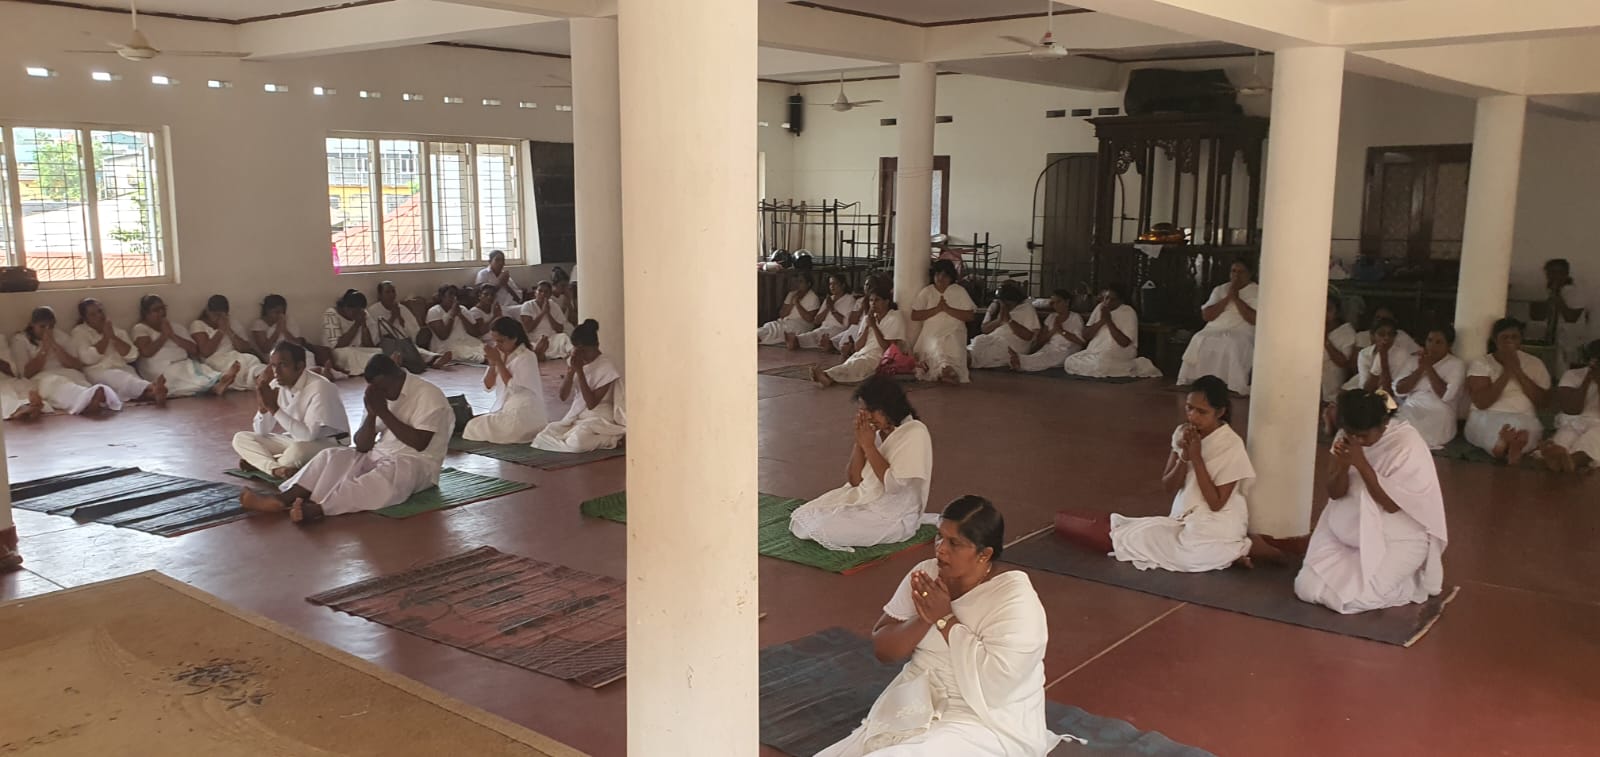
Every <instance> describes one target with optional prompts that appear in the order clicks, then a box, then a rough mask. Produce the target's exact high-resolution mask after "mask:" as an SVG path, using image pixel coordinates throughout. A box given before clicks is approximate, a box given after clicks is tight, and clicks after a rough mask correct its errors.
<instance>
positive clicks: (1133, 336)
mask: <svg viewBox="0 0 1600 757" xmlns="http://www.w3.org/2000/svg"><path fill="white" fill-rule="evenodd" d="M1127 296H1128V293H1127V290H1125V289H1123V288H1122V285H1121V284H1117V283H1115V282H1113V283H1111V284H1108V285H1107V286H1106V288H1105V291H1103V292H1101V293H1100V305H1099V307H1096V308H1095V310H1094V315H1092V316H1090V317H1089V325H1088V326H1087V327H1086V328H1084V330H1083V337H1084V338H1085V339H1087V340H1088V341H1089V346H1088V347H1085V348H1084V349H1083V351H1081V352H1078V353H1075V354H1073V355H1071V356H1069V357H1068V358H1067V359H1066V361H1064V362H1063V363H1062V364H1061V367H1062V368H1063V369H1064V370H1066V372H1067V373H1070V374H1072V375H1074V376H1088V377H1090V378H1108V377H1121V376H1137V377H1140V378H1156V377H1158V376H1160V375H1161V371H1160V369H1158V368H1156V367H1155V364H1153V363H1151V362H1150V360H1149V359H1148V358H1142V357H1139V314H1138V313H1137V312H1135V311H1134V309H1133V306H1131V305H1129V304H1128V302H1127Z"/></svg>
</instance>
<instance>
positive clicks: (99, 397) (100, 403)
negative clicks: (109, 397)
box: [83, 389, 106, 415]
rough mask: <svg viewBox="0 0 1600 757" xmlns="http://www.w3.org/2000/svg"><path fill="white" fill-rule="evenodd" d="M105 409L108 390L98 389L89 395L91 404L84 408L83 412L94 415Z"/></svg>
mask: <svg viewBox="0 0 1600 757" xmlns="http://www.w3.org/2000/svg"><path fill="white" fill-rule="evenodd" d="M104 409H106V390H104V389H96V390H94V394H92V395H90V396H89V406H88V407H85V408H84V409H83V414H84V415H94V414H96V413H98V412H100V411H101V410H104Z"/></svg>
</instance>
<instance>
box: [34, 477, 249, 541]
mask: <svg viewBox="0 0 1600 757" xmlns="http://www.w3.org/2000/svg"><path fill="white" fill-rule="evenodd" d="M11 493H12V498H13V499H12V504H14V505H15V506H16V507H18V508H21V509H24V510H32V511H34V512H41V513H48V514H50V515H63V516H66V517H69V518H72V519H73V520H76V521H79V522H92V523H102V524H105V525H108V526H116V527H118V528H130V529H133V530H135V531H143V532H145V533H151V534H156V535H158V536H177V535H179V534H185V533H189V532H190V531H197V530H199V529H202V528H207V527H209V526H214V525H217V524H219V523H226V522H228V521H231V520H237V519H239V518H243V517H245V516H246V515H247V513H246V512H245V511H244V510H243V509H241V508H240V507H239V487H237V486H232V485H229V484H222V483H217V482H214V481H202V480H199V479H193V478H183V477H180V476H168V475H165V474H161V473H147V472H144V471H141V470H139V469H138V468H91V469H87V470H82V471H76V472H73V473H67V474H63V475H60V476H51V477H48V478H42V479H35V480H33V481H26V482H23V483H19V484H17V485H15V486H13V487H11Z"/></svg>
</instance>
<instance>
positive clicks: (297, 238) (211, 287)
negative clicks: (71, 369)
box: [0, 3, 572, 332]
mask: <svg viewBox="0 0 1600 757" xmlns="http://www.w3.org/2000/svg"><path fill="white" fill-rule="evenodd" d="M126 24H127V20H126V17H122V16H117V15H115V14H108V13H96V12H88V11H76V10H67V9H60V8H50V7H39V6H32V5H24V4H19V3H0V51H3V52H0V118H5V119H11V120H19V121H36V122H45V121H67V122H92V123H102V124H126V125H138V126H165V127H168V128H169V129H170V134H171V137H170V142H169V148H170V156H171V165H172V173H171V179H172V182H173V189H174V193H175V196H176V201H175V203H174V204H173V211H174V213H175V216H176V232H177V233H176V240H177V251H178V258H179V259H178V283H177V284H175V285H166V286H154V287H140V288H129V287H115V288H96V289H93V290H88V291H86V290H75V291H48V292H39V293H35V294H4V295H0V330H4V331H7V332H10V331H15V330H17V329H20V328H21V327H22V325H23V323H24V321H25V320H26V318H27V313H28V311H29V310H30V309H31V308H33V307H35V306H37V305H41V304H46V305H51V306H53V307H54V308H55V309H56V311H57V314H58V316H59V317H61V319H62V320H63V321H64V323H65V324H67V325H70V324H71V323H73V322H74V321H75V318H76V314H75V307H76V303H77V301H78V300H79V299H80V298H82V297H84V296H86V295H92V296H95V297H98V298H100V299H101V300H102V301H104V302H106V304H107V306H108V307H109V308H110V311H111V314H112V316H113V318H115V319H116V320H117V321H118V322H131V321H132V320H133V319H134V318H135V317H136V315H137V301H138V298H139V297H140V296H141V295H143V294H145V293H147V292H154V293H156V294H159V295H161V296H162V297H163V298H165V299H166V300H167V301H168V304H169V305H170V306H171V309H172V311H173V313H174V316H175V317H182V318H190V317H192V314H193V313H195V312H198V310H199V309H200V306H201V305H202V304H203V303H204V301H205V298H206V297H207V296H209V295H211V294H214V293H220V294H224V295H227V296H228V297H229V299H231V300H232V301H233V303H234V309H235V311H236V312H237V313H239V314H240V315H241V316H242V315H243V314H245V313H251V314H253V312H254V310H255V305H256V303H257V302H258V301H259V300H260V298H261V297H262V296H263V295H265V294H267V293H269V292H277V293H280V294H283V295H285V296H286V297H288V298H289V301H290V307H291V312H292V313H294V314H295V317H296V321H297V323H298V325H300V326H301V328H302V329H309V328H310V327H311V326H313V325H315V324H316V323H317V320H316V314H317V313H320V311H321V310H322V309H323V308H324V307H326V306H327V305H328V304H331V302H332V300H333V299H334V298H335V297H336V296H337V295H338V294H339V293H340V292H342V291H344V290H345V289H346V288H351V287H354V288H358V289H361V290H363V291H365V292H368V296H369V297H372V294H371V292H372V290H373V289H374V288H375V285H376V283H377V281H379V280H381V279H384V278H388V279H393V280H394V281H395V282H396V283H397V284H398V285H399V287H400V290H401V292H402V295H403V296H404V295H406V294H410V293H422V292H425V291H431V290H432V289H433V288H434V287H435V286H437V285H438V284H439V283H442V282H445V281H461V280H466V279H469V278H470V276H471V272H470V271H467V270H460V269H458V270H453V271H427V272H419V271H408V272H403V273H400V272H394V273H384V274H376V273H374V274H345V275H338V276H336V275H334V274H333V271H332V265H331V261H330V258H329V232H328V199H327V192H326V182H327V168H326V166H327V161H326V159H325V157H324V151H323V138H324V137H325V136H326V135H327V133H328V132H330V131H336V130H358V131H379V132H404V133H421V134H438V135H455V136H469V137H494V138H504V139H519V140H527V139H534V140H545V141H566V142H570V141H571V140H572V119H571V114H569V113H564V112H557V111H556V110H555V109H554V107H553V106H554V105H556V104H557V103H561V104H565V103H567V102H570V100H569V99H568V98H569V95H568V94H567V93H566V91H565V90H556V89H541V88H539V87H538V86H537V85H538V84H539V83H541V82H543V81H546V80H547V79H546V78H545V74H547V73H549V74H556V75H558V76H561V77H562V78H566V76H567V71H568V65H567V61H565V60H561V59H556V58H547V57H539V56H531V55H520V54H512V53H496V52H488V51H479V50H466V49H457V48H448V47H439V46H421V47H411V48H403V49H395V50H384V51H376V52H370V53H355V54H349V55H340V56H331V57H325V58H310V59H304V60H293V61H281V62H268V63H254V62H237V61H231V60H210V59H196V58H176V57H165V58H161V59H158V60H155V61H151V62H146V63H143V64H136V63H131V62H128V61H124V60H122V59H121V58H118V57H116V56H114V55H72V54H66V53H62V52H60V51H61V50H65V49H69V48H81V47H87V46H90V45H92V44H94V42H93V41H94V40H97V39H101V38H117V39H120V38H121V37H122V36H124V35H125V34H126V32H127V26H126ZM141 29H143V30H144V31H145V32H146V33H147V34H148V35H149V37H150V38H151V40H152V41H153V42H154V44H155V45H156V46H157V47H166V48H169V49H186V48H197V49H233V48H234V44H235V43H234V41H233V36H234V32H233V29H232V28H231V27H228V26H223V25H216V24H198V23H187V22H175V21H170V20H165V19H159V18H150V19H141ZM84 31H87V32H92V36H90V35H85V34H82V33H80V32H84ZM25 65H41V66H47V67H49V68H52V69H55V70H57V71H58V72H59V75H58V76H57V77H55V78H51V79H33V78H29V77H27V76H25V75H24V73H23V67H24V66H25ZM91 70H105V71H111V72H114V73H118V74H121V75H122V77H123V79H122V80H121V81H117V82H110V83H100V82H94V81H91V80H90V78H89V72H90V71H91ZM156 73H160V74H165V75H168V76H171V77H173V78H174V79H177V80H178V82H179V84H178V86H175V87H171V88H162V87H155V86H153V85H151V84H150V82H149V77H150V75H151V74H156ZM207 79H223V80H230V81H232V82H233V88H232V89H225V90H212V89H207V88H206V87H205V81H206V80H207ZM267 82H274V83H281V84H286V85H288V87H289V91H288V92H287V93H283V94H270V95H269V94H266V93H264V92H263V91H262V85H263V84H265V83H267ZM315 85H320V86H326V87H333V88H336V89H337V90H338V94H337V95H336V96H334V97H326V98H322V97H313V96H312V94H311V88H312V86H315ZM361 89H368V90H377V91H380V92H382V93H383V97H382V99H379V100H362V99H358V98H357V97H356V92H357V91H358V90H361ZM407 91H409V92H421V93H423V94H424V95H425V96H426V98H427V99H426V100H425V101H424V102H421V103H407V102H402V101H401V99H400V94H401V92H407ZM444 95H453V96H460V97H462V98H464V99H465V101H466V103H465V104H462V105H448V106H447V105H444V104H443V103H442V102H441V98H442V97H443V96H444ZM485 97H493V98H499V99H500V100H501V101H502V102H503V103H505V104H504V105H502V106H501V107H498V108H488V107H483V106H482V105H480V104H477V103H479V102H480V101H481V100H482V99H483V98H485ZM519 100H531V101H535V102H538V103H539V107H538V108H537V109H533V110H524V109H519V108H517V107H516V104H517V102H518V101H519ZM527 231H528V233H529V234H530V235H531V234H532V233H533V226H532V224H531V220H530V223H529V225H528V227H527ZM535 274H536V272H532V271H520V272H519V273H518V277H519V278H520V279H524V280H526V279H532V278H534V277H535Z"/></svg>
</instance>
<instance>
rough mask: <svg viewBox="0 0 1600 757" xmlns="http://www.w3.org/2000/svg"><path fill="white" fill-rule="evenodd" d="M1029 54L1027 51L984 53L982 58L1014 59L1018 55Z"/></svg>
mask: <svg viewBox="0 0 1600 757" xmlns="http://www.w3.org/2000/svg"><path fill="white" fill-rule="evenodd" d="M1029 52H1030V51H1028V50H1018V51H1016V52H1010V53H984V54H983V57H985V58H1015V57H1017V56H1018V55H1027V54H1028V53H1029Z"/></svg>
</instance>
